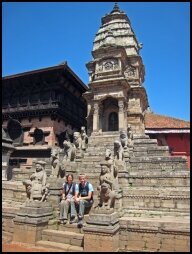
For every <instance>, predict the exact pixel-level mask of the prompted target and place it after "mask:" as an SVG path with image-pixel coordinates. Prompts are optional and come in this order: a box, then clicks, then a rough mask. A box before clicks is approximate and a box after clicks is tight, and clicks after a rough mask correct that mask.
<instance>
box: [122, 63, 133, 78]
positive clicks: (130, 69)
mask: <svg viewBox="0 0 192 254" xmlns="http://www.w3.org/2000/svg"><path fill="white" fill-rule="evenodd" d="M124 75H125V77H126V78H129V77H136V68H135V67H133V66H130V65H129V66H127V67H126V68H125V71H124Z"/></svg>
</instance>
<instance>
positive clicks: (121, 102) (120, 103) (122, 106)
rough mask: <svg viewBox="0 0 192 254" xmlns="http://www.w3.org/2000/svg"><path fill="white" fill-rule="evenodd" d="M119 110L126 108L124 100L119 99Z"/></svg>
mask: <svg viewBox="0 0 192 254" xmlns="http://www.w3.org/2000/svg"><path fill="white" fill-rule="evenodd" d="M118 106H119V112H123V110H124V102H123V100H118Z"/></svg>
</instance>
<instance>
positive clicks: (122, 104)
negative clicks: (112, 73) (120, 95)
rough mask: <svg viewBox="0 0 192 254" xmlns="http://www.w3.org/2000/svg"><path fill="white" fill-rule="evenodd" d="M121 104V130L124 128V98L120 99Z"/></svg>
mask: <svg viewBox="0 0 192 254" xmlns="http://www.w3.org/2000/svg"><path fill="white" fill-rule="evenodd" d="M118 106H119V130H122V129H124V120H125V119H124V101H123V99H119V100H118Z"/></svg>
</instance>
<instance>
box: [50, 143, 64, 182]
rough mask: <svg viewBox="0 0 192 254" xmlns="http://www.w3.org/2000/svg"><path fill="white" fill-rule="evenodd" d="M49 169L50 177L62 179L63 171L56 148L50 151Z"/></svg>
mask: <svg viewBox="0 0 192 254" xmlns="http://www.w3.org/2000/svg"><path fill="white" fill-rule="evenodd" d="M51 169H52V171H51V177H57V178H63V177H64V176H65V169H64V168H63V167H62V166H61V162H60V160H59V149H58V148H56V147H54V148H52V149H51Z"/></svg>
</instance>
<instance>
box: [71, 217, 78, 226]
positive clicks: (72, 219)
mask: <svg viewBox="0 0 192 254" xmlns="http://www.w3.org/2000/svg"><path fill="white" fill-rule="evenodd" d="M75 222H77V219H76V218H75V216H71V219H70V224H73V223H75Z"/></svg>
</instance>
